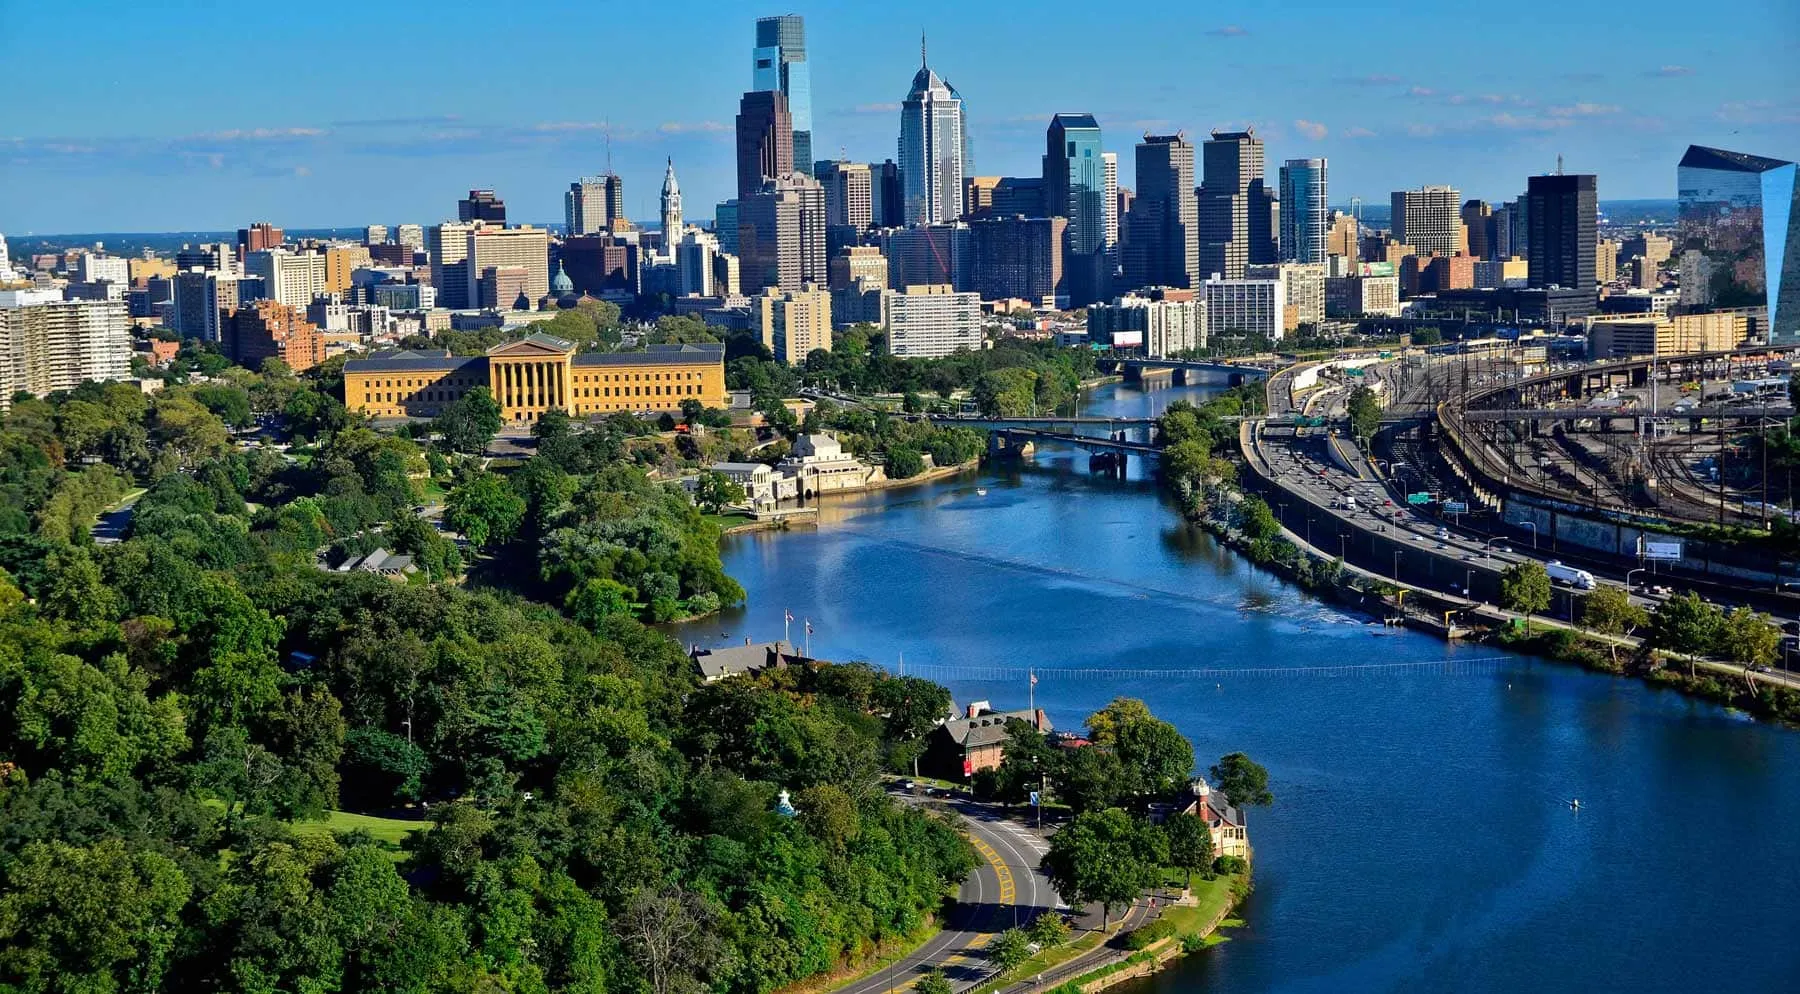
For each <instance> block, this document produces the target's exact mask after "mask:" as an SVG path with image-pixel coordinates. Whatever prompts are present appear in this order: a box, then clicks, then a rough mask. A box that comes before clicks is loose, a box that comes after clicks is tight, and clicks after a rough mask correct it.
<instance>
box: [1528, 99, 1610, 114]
mask: <svg viewBox="0 0 1800 994" xmlns="http://www.w3.org/2000/svg"><path fill="white" fill-rule="evenodd" d="M1622 109H1623V108H1621V107H1620V106H1619V105H1618V104H1594V103H1587V102H1585V101H1584V102H1582V103H1575V104H1569V105H1568V106H1566V107H1550V108H1547V109H1546V110H1545V113H1547V114H1549V115H1550V116H1551V117H1599V116H1601V115H1604V114H1617V113H1618V112H1619V111H1620V110H1622Z"/></svg>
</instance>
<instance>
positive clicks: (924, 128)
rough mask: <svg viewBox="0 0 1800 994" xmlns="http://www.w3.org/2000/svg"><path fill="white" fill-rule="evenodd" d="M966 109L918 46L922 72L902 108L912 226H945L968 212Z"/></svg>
mask: <svg viewBox="0 0 1800 994" xmlns="http://www.w3.org/2000/svg"><path fill="white" fill-rule="evenodd" d="M964 150H965V138H964V133H963V106H962V97H961V96H959V95H958V94H957V92H956V90H955V89H954V88H952V87H951V86H950V84H948V83H946V82H944V81H943V80H942V79H941V78H939V77H938V74H937V73H934V72H932V71H931V68H930V66H929V64H927V63H926V61H925V44H924V42H923V41H921V42H920V43H919V71H918V72H917V73H915V74H914V75H913V81H912V89H911V90H910V91H908V93H907V94H906V99H905V100H904V101H902V102H901V104H900V182H901V186H902V197H903V199H904V201H905V204H904V208H903V209H904V217H905V223H907V224H941V223H944V222H947V221H954V220H956V219H957V218H959V217H961V216H962V213H963V201H962V197H963V177H964V176H965V175H967V166H968V163H967V160H966V159H965V156H964Z"/></svg>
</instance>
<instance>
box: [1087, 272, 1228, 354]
mask: <svg viewBox="0 0 1800 994" xmlns="http://www.w3.org/2000/svg"><path fill="white" fill-rule="evenodd" d="M1205 309H1206V305H1205V304H1204V303H1203V302H1202V301H1200V300H1199V299H1197V297H1196V295H1195V293H1194V291H1193V290H1187V289H1175V288H1172V287H1151V288H1147V289H1146V290H1145V291H1144V292H1142V293H1128V294H1126V295H1125V296H1123V297H1120V298H1118V299H1116V300H1114V301H1113V302H1112V303H1110V304H1093V305H1090V306H1089V307H1088V309H1087V334H1088V341H1089V342H1110V341H1112V336H1113V335H1114V334H1115V333H1117V332H1132V331H1135V332H1139V333H1141V334H1142V335H1143V343H1144V344H1143V349H1144V354H1145V355H1147V356H1151V357H1154V358H1161V357H1164V356H1173V355H1179V354H1180V353H1182V352H1190V351H1192V350H1194V349H1203V348H1205V347H1206V317H1205V313H1204V312H1205Z"/></svg>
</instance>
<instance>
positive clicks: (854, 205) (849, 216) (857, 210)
mask: <svg viewBox="0 0 1800 994" xmlns="http://www.w3.org/2000/svg"><path fill="white" fill-rule="evenodd" d="M813 175H814V176H816V177H817V178H818V180H819V185H821V186H823V187H824V188H825V224H826V225H827V226H828V227H832V228H850V229H853V230H855V231H864V230H866V229H867V228H868V227H869V225H870V224H871V223H872V222H873V220H874V217H875V214H874V204H875V200H874V190H875V188H874V183H873V178H872V176H871V175H870V172H869V164H868V163H866V162H845V161H842V160H835V161H834V160H829V159H828V160H825V161H822V162H819V163H816V164H815V165H814V168H813Z"/></svg>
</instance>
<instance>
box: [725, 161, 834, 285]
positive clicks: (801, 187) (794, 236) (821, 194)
mask: <svg viewBox="0 0 1800 994" xmlns="http://www.w3.org/2000/svg"><path fill="white" fill-rule="evenodd" d="M738 255H739V257H740V258H741V259H742V260H743V269H742V281H743V291H744V292H745V293H760V292H761V291H762V290H763V288H765V287H771V286H778V287H780V288H782V289H783V290H798V289H800V288H801V287H802V286H803V285H804V284H807V283H817V284H820V285H824V284H825V282H826V280H827V278H828V276H829V275H830V274H829V265H828V259H827V257H826V255H825V190H824V188H822V187H820V186H819V181H818V180H815V179H813V178H812V177H811V176H808V175H806V174H805V173H793V172H789V173H787V174H786V175H784V176H782V177H780V178H778V179H770V180H765V181H764V182H763V186H762V189H760V190H758V191H756V193H754V194H753V195H751V196H749V197H745V198H744V199H742V200H741V201H739V203H738Z"/></svg>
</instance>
